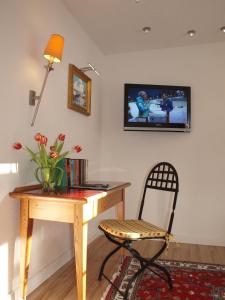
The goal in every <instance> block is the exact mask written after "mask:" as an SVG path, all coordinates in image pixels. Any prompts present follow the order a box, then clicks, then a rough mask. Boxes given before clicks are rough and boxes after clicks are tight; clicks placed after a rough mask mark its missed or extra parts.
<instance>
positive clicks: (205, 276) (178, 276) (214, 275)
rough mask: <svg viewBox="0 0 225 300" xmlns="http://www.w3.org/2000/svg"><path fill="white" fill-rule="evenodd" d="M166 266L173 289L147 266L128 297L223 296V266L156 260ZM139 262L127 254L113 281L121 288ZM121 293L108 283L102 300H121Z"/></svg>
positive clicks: (198, 299) (186, 299) (182, 299)
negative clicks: (147, 268)
mask: <svg viewBox="0 0 225 300" xmlns="http://www.w3.org/2000/svg"><path fill="white" fill-rule="evenodd" d="M158 263H160V264H162V265H163V266H165V267H166V268H167V269H168V270H169V272H170V274H171V277H172V280H173V290H172V291H171V290H169V289H168V286H167V284H166V283H165V281H164V280H162V279H160V278H159V277H157V276H156V275H154V274H153V273H152V272H150V271H149V270H146V271H145V272H144V273H143V274H142V275H140V276H139V278H138V279H137V280H136V282H135V283H134V284H133V287H132V289H131V291H130V293H129V299H130V300H140V299H143V300H149V299H151V300H159V299H165V300H169V299H170V300H172V299H173V300H203V299H204V300H224V299H225V266H220V265H212V264H199V263H188V262H177V261H158ZM137 268H139V263H138V262H137V261H136V260H135V259H132V258H131V257H126V258H125V260H124V262H123V264H122V265H121V266H120V267H119V271H118V272H117V273H116V274H114V276H113V278H112V281H113V282H114V284H116V286H120V290H121V291H124V290H125V288H126V284H127V279H129V278H130V277H131V276H132V274H133V273H134V271H136V270H137ZM122 299H123V297H122V296H121V294H119V293H118V292H117V291H116V290H115V289H114V288H113V287H112V286H111V285H109V286H108V287H107V289H106V291H105V293H104V295H103V297H102V298H101V300H122Z"/></svg>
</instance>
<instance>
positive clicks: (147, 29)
mask: <svg viewBox="0 0 225 300" xmlns="http://www.w3.org/2000/svg"><path fill="white" fill-rule="evenodd" d="M142 31H144V33H149V32H150V31H151V27H149V26H146V27H143V28H142Z"/></svg>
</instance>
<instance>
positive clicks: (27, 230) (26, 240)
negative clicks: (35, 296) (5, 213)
mask: <svg viewBox="0 0 225 300" xmlns="http://www.w3.org/2000/svg"><path fill="white" fill-rule="evenodd" d="M32 231H33V219H30V218H29V201H28V200H26V199H23V200H21V201H20V283H19V284H20V294H21V297H22V299H26V294H27V285H28V270H29V264H30V252H31V241H32Z"/></svg>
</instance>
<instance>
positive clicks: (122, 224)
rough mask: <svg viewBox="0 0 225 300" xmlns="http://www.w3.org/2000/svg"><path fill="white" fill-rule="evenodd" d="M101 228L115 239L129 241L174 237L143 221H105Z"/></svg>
mask: <svg viewBox="0 0 225 300" xmlns="http://www.w3.org/2000/svg"><path fill="white" fill-rule="evenodd" d="M99 226H100V228H101V229H102V230H103V231H105V232H107V233H109V234H111V235H113V236H114V237H118V238H124V239H129V240H133V239H134V240H135V239H142V238H160V237H166V238H167V239H170V238H171V237H172V235H171V234H168V233H167V232H166V231H165V230H164V229H162V228H160V227H157V226H155V225H153V224H151V223H148V222H145V221H143V220H115V219H112V220H104V221H102V222H101V223H100V225H99Z"/></svg>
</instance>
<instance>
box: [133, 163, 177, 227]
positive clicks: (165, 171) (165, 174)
mask: <svg viewBox="0 0 225 300" xmlns="http://www.w3.org/2000/svg"><path fill="white" fill-rule="evenodd" d="M147 189H156V190H161V191H168V192H173V193H174V198H173V205H172V210H171V215H170V220H169V225H168V229H167V232H168V233H171V229H172V225H173V219H174V211H175V208H176V202H177V195H178V192H179V180H178V174H177V171H176V169H175V168H174V166H173V165H171V164H170V163H168V162H160V163H158V164H157V165H155V166H154V167H153V168H152V170H151V171H150V173H149V174H148V177H147V179H146V182H145V187H144V192H143V197H142V201H141V206H140V211H139V216H138V219H139V220H141V218H142V212H143V207H144V202H145V195H146V191H147Z"/></svg>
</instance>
